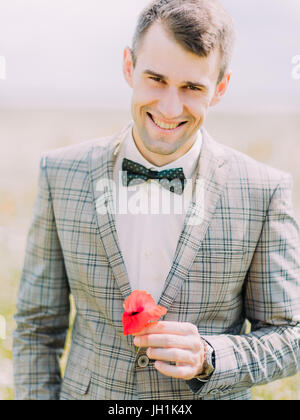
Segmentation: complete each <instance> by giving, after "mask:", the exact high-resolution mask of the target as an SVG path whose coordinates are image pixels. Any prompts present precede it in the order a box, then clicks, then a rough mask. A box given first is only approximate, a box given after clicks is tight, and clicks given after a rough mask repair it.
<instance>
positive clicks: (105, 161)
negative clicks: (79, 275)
mask: <svg viewBox="0 0 300 420" xmlns="http://www.w3.org/2000/svg"><path fill="white" fill-rule="evenodd" d="M131 128H132V122H130V124H129V125H127V126H126V127H125V128H124V129H123V130H122V131H121V132H120V133H118V134H117V135H116V136H114V137H110V138H108V139H107V140H108V144H107V145H105V144H100V143H99V146H96V147H93V148H92V150H91V152H90V158H89V165H90V167H89V173H90V182H91V190H92V195H93V201H94V206H95V212H96V221H97V224H98V229H99V232H100V239H101V241H102V244H103V247H104V250H105V252H106V256H107V259H108V261H109V264H110V266H111V268H112V271H113V274H114V277H115V279H116V282H117V284H118V287H119V288H120V291H121V293H122V295H123V297H124V299H126V298H127V297H128V296H129V295H130V293H131V287H130V283H129V278H128V273H127V270H126V266H125V262H124V259H123V256H122V253H121V250H120V244H119V239H118V235H117V230H116V224H115V216H114V210H113V209H114V206H115V190H114V182H113V169H114V164H115V161H116V156H117V153H118V151H119V148H120V146H121V144H122V142H123V141H124V139H125V138H126V136H127V135H128V133H129V130H130V129H131ZM105 187H106V188H105ZM105 209H106V210H108V211H105Z"/></svg>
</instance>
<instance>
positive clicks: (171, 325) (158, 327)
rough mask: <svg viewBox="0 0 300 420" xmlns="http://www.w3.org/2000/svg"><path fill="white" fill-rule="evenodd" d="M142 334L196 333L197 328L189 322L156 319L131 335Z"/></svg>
mask: <svg viewBox="0 0 300 420" xmlns="http://www.w3.org/2000/svg"><path fill="white" fill-rule="evenodd" d="M144 334H174V335H194V334H198V329H197V327H196V326H195V325H193V324H191V323H189V322H175V321H158V322H155V323H153V324H151V323H150V324H149V325H148V326H147V327H145V328H144V329H143V330H142V331H140V332H139V333H137V334H133V335H135V336H140V335H144Z"/></svg>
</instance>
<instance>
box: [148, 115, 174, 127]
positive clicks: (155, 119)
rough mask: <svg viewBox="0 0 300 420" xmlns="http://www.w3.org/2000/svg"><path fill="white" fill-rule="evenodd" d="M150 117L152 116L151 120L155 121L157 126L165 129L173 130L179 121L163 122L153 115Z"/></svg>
mask: <svg viewBox="0 0 300 420" xmlns="http://www.w3.org/2000/svg"><path fill="white" fill-rule="evenodd" d="M152 118H153V121H154V122H155V124H156V125H158V127H160V128H164V129H165V130H174V129H175V128H177V127H178V126H179V124H180V123H179V124H165V123H163V122H162V121H160V120H158V119H157V118H155V117H154V116H152Z"/></svg>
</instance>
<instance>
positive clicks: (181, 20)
mask: <svg viewBox="0 0 300 420" xmlns="http://www.w3.org/2000/svg"><path fill="white" fill-rule="evenodd" d="M154 22H161V23H162V24H163V25H164V27H165V28H166V30H167V31H168V32H170V33H171V34H172V35H173V37H174V38H175V40H176V41H177V42H178V43H179V44H180V45H182V46H183V47H184V48H185V49H186V50H188V51H190V52H193V53H195V54H197V55H198V56H200V57H207V56H208V55H209V54H210V52H211V51H212V50H214V49H215V48H219V50H220V53H221V68H220V74H219V79H218V83H219V82H220V81H221V80H222V78H223V76H224V74H225V72H226V70H227V68H228V65H229V63H230V60H231V56H232V52H233V46H234V42H235V29H234V22H233V19H232V17H231V16H230V15H229V13H228V12H227V11H226V10H225V9H224V8H223V6H222V5H221V4H220V3H219V1H218V0H154V1H152V2H151V3H150V4H149V5H148V6H147V7H146V8H145V9H144V10H143V11H142V13H141V14H140V16H139V19H138V23H137V27H136V30H135V34H134V37H133V45H132V55H133V65H134V66H135V65H136V61H137V52H138V48H139V45H140V41H141V40H142V39H143V37H144V36H145V34H146V33H147V31H148V29H149V28H150V26H151V25H152V24H153V23H154Z"/></svg>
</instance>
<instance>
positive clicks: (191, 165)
mask: <svg viewBox="0 0 300 420" xmlns="http://www.w3.org/2000/svg"><path fill="white" fill-rule="evenodd" d="M201 147H202V132H201V130H199V131H198V135H197V139H196V141H195V143H194V144H193V146H192V147H191V148H190V150H189V151H188V152H187V153H186V154H185V155H183V156H181V157H180V158H178V159H176V160H174V161H173V162H171V163H168V164H167V165H164V166H155V165H153V164H152V163H151V162H149V161H148V160H147V159H145V158H144V156H143V155H142V154H141V153H140V151H139V149H138V148H137V147H136V144H135V141H134V139H133V136H132V131H131V130H130V132H129V135H128V137H127V138H126V139H125V143H124V147H123V148H122V149H123V151H122V153H121V154H122V159H123V158H124V157H125V158H127V159H130V160H133V161H134V162H137V163H139V164H141V165H143V166H145V167H146V168H148V169H152V170H154V171H164V170H166V169H172V168H183V172H184V174H185V176H186V178H187V179H189V178H191V177H192V176H193V174H194V172H195V169H196V167H197V164H198V158H199V156H200V152H201Z"/></svg>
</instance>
